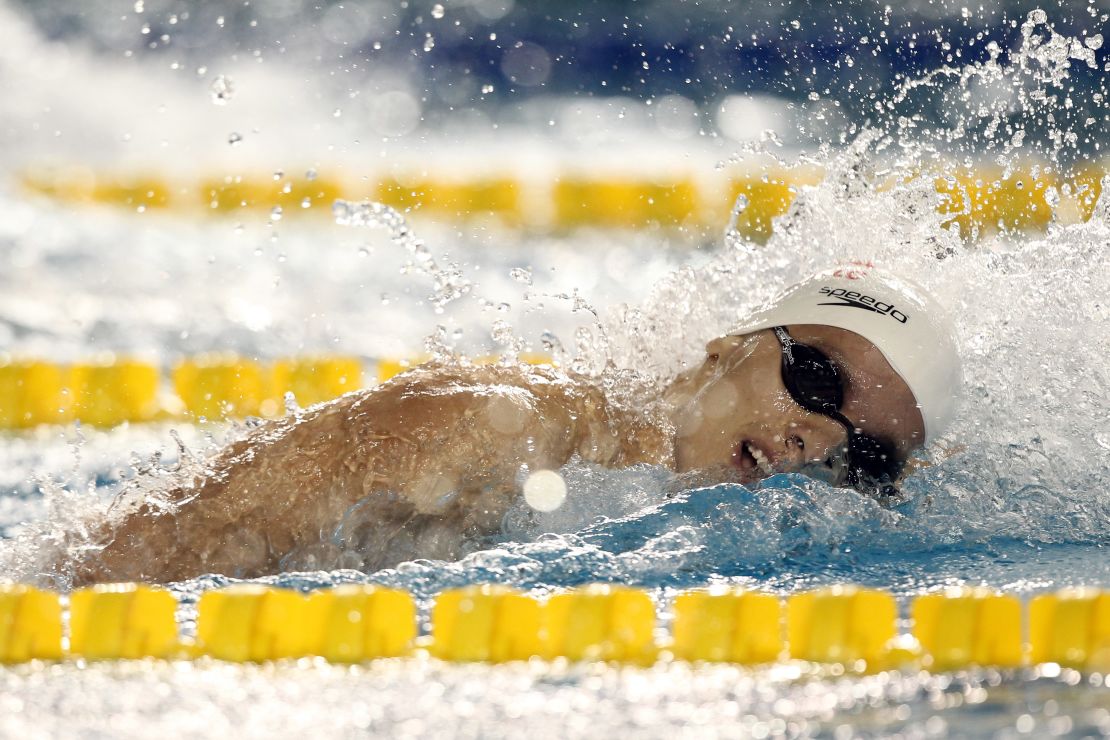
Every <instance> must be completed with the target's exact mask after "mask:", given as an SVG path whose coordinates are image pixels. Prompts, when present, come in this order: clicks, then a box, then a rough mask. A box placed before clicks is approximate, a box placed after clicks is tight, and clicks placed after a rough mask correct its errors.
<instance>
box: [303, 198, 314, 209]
mask: <svg viewBox="0 0 1110 740" xmlns="http://www.w3.org/2000/svg"><path fill="white" fill-rule="evenodd" d="M301 208H312V198H309V197H305V198H303V199H302V200H301Z"/></svg>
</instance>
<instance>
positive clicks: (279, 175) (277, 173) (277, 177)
mask: <svg viewBox="0 0 1110 740" xmlns="http://www.w3.org/2000/svg"><path fill="white" fill-rule="evenodd" d="M283 177H285V173H284V172H282V171H281V170H274V182H277V181H278V180H280V179H281V178H283Z"/></svg>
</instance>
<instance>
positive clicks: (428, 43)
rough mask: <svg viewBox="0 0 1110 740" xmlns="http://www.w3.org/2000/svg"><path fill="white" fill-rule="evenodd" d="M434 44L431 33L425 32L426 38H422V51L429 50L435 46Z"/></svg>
mask: <svg viewBox="0 0 1110 740" xmlns="http://www.w3.org/2000/svg"><path fill="white" fill-rule="evenodd" d="M435 45H436V40H435V38H434V37H433V36H432V34H430V33H429V34H427V35H426V38H425V39H424V51H431V50H432V49H434V48H435Z"/></svg>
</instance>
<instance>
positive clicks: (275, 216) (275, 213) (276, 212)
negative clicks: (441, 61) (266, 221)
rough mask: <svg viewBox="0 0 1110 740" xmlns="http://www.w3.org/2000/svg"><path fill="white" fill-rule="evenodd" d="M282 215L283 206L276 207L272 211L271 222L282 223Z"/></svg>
mask: <svg viewBox="0 0 1110 740" xmlns="http://www.w3.org/2000/svg"><path fill="white" fill-rule="evenodd" d="M281 214H282V211H281V206H274V207H273V208H271V209H270V220H271V221H280V220H281Z"/></svg>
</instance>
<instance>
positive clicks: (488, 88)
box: [482, 85, 493, 95]
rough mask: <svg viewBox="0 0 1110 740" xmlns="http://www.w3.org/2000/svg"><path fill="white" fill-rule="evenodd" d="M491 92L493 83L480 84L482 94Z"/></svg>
mask: <svg viewBox="0 0 1110 740" xmlns="http://www.w3.org/2000/svg"><path fill="white" fill-rule="evenodd" d="M491 92H493V85H482V94H483V95H489V94H490V93H491Z"/></svg>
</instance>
